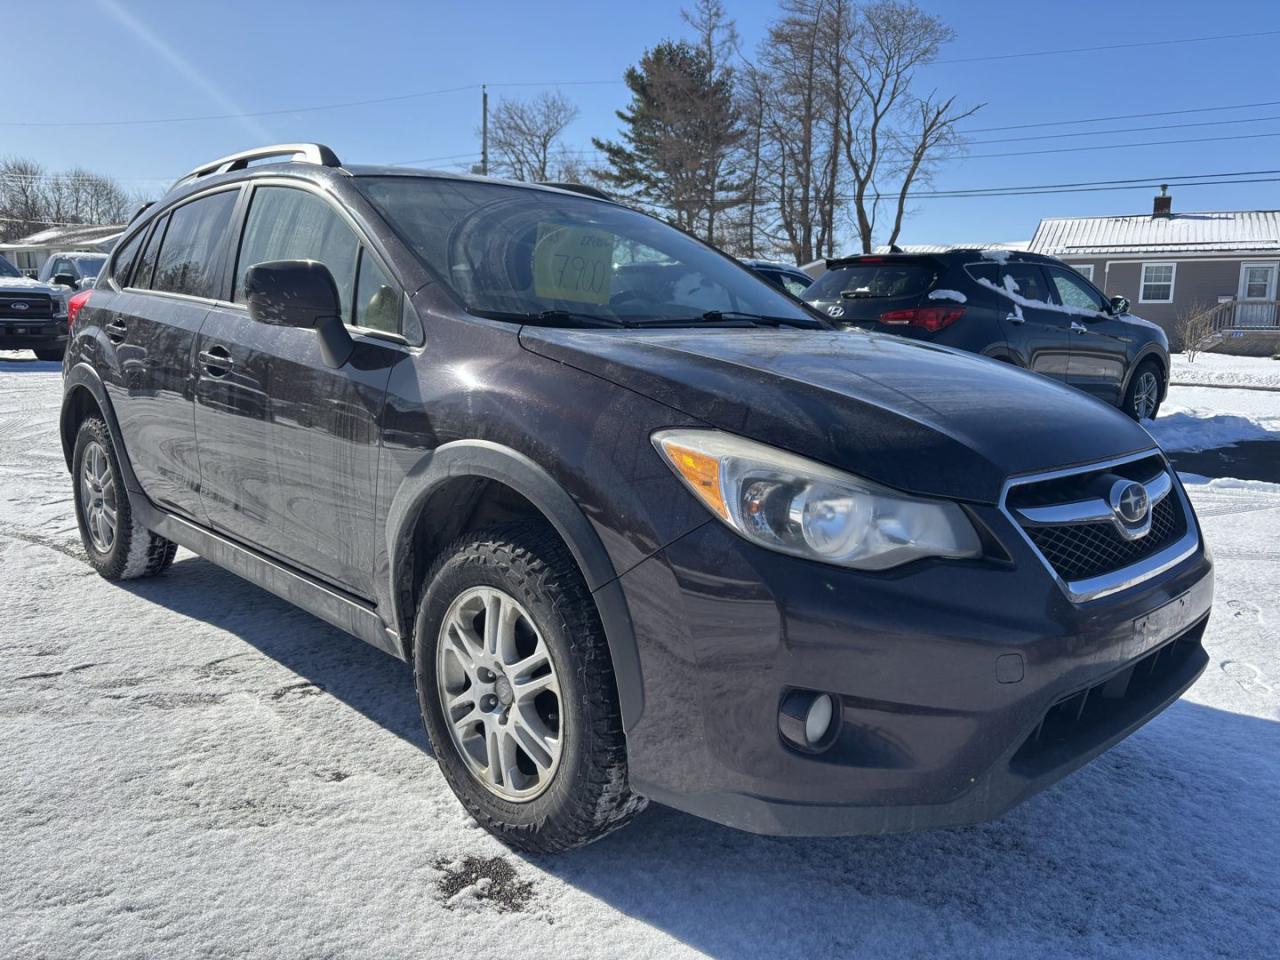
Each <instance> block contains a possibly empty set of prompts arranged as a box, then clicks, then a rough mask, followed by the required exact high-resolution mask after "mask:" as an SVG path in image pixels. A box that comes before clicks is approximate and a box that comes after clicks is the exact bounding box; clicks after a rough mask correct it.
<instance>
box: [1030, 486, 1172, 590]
mask: <svg viewBox="0 0 1280 960" xmlns="http://www.w3.org/2000/svg"><path fill="white" fill-rule="evenodd" d="M1175 499H1176V498H1175V497H1172V496H1167V497H1165V498H1164V499H1163V500H1161V501H1160V502H1159V503H1157V504H1156V505H1155V508H1154V509H1153V510H1152V511H1151V532H1150V533H1148V534H1147V535H1146V536H1145V537H1142V538H1141V539H1139V540H1126V539H1125V538H1124V537H1122V536H1120V533H1119V531H1117V530H1116V528H1115V525H1114V524H1112V523H1111V522H1110V521H1109V520H1104V521H1102V522H1101V523H1075V524H1065V525H1063V526H1060V527H1027V528H1025V529H1026V531H1027V536H1029V537H1030V538H1031V542H1032V543H1034V544H1035V546H1036V549H1038V550H1039V551H1040V553H1041V554H1042V555H1043V556H1044V558H1045V560H1047V561H1048V562H1049V566H1051V567H1053V569H1054V571H1055V572H1056V573H1057V574H1058V576H1060V577H1061V578H1062V579H1063V580H1067V581H1071V580H1086V579H1088V578H1089V577H1096V576H1100V575H1101V574H1104V573H1112V572H1113V571H1116V570H1120V569H1123V568H1124V567H1127V566H1129V565H1130V564H1132V563H1134V562H1136V561H1138V560H1141V559H1142V558H1143V557H1147V556H1150V555H1151V554H1153V553H1155V552H1156V551H1157V550H1159V549H1161V548H1162V547H1167V546H1168V545H1169V544H1171V543H1173V542H1174V541H1175V540H1177V539H1178V537H1179V536H1180V535H1181V534H1182V532H1183V530H1182V529H1180V524H1179V522H1178V521H1179V514H1180V513H1181V511H1180V510H1178V509H1177V508H1176V506H1175V503H1174V501H1175Z"/></svg>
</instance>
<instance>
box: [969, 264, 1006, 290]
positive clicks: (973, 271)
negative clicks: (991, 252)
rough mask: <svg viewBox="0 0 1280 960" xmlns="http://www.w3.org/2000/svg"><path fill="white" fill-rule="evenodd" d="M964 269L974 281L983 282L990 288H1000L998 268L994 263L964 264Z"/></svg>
mask: <svg viewBox="0 0 1280 960" xmlns="http://www.w3.org/2000/svg"><path fill="white" fill-rule="evenodd" d="M964 269H965V272H966V273H968V274H969V276H971V277H973V279H975V280H985V281H987V283H989V284H991V285H992V286H996V287H998V286H1000V266H999V264H997V263H995V262H994V261H992V262H988V263H969V264H965V268H964Z"/></svg>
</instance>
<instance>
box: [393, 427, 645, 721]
mask: <svg viewBox="0 0 1280 960" xmlns="http://www.w3.org/2000/svg"><path fill="white" fill-rule="evenodd" d="M524 518H530V519H532V518H539V519H543V520H545V521H546V522H548V523H549V524H550V525H551V526H552V527H553V528H554V529H555V531H556V533H557V534H558V535H559V537H560V539H561V540H563V541H564V543H565V546H567V547H568V549H569V552H570V553H571V554H572V555H573V558H574V560H575V562H576V563H577V564H578V569H579V570H580V571H581V572H582V575H583V579H584V580H585V581H586V583H587V588H588V589H589V590H590V591H591V595H592V598H593V599H594V600H595V603H596V610H597V612H598V613H599V616H600V622H601V624H602V626H603V627H604V632H605V638H606V640H607V642H608V646H609V653H610V657H611V659H612V661H613V674H614V678H615V682H616V684H617V687H618V703H619V707H620V709H621V712H622V720H623V727H624V729H627V730H629V729H631V728H632V727H633V726H634V725H635V723H636V722H637V721H638V720H639V718H640V714H641V713H642V712H643V709H644V694H643V685H642V681H641V671H640V658H639V652H638V650H637V646H636V640H635V632H634V629H633V627H632V623H631V616H630V613H629V611H628V609H627V604H626V599H625V597H624V595H623V592H622V588H621V585H620V584H619V583H618V581H617V576H618V574H617V571H616V570H615V569H614V567H613V562H612V560H610V558H609V555H608V553H607V552H606V551H605V548H604V544H603V543H602V542H601V541H600V537H599V535H598V534H597V533H596V531H595V528H594V527H593V526H592V525H591V523H590V522H589V521H588V520H587V518H586V515H585V514H584V513H583V512H582V510H581V508H580V507H579V506H578V505H577V503H576V501H575V500H574V499H573V497H572V496H571V495H570V494H569V493H568V491H566V490H565V489H564V487H562V486H561V485H560V484H559V483H558V482H557V481H556V480H555V479H554V478H553V477H552V476H551V475H550V474H549V473H548V472H547V471H546V470H545V469H544V468H543V467H541V466H540V465H539V464H537V463H536V462H534V461H533V460H532V459H530V458H529V457H527V456H525V455H524V454H522V453H520V452H519V451H517V450H513V449H512V448H510V447H506V446H503V445H501V444H497V443H492V442H490V441H485V440H458V441H454V442H452V443H447V444H444V445H443V446H441V447H438V448H437V449H436V450H434V451H432V452H431V453H429V454H427V455H425V456H424V457H423V458H422V460H421V461H419V463H418V464H417V465H416V466H415V467H414V468H413V469H412V470H411V471H410V472H409V475H408V476H407V477H406V478H405V480H404V482H403V483H402V484H401V486H400V489H399V491H398V492H397V493H396V495H395V497H394V499H393V500H392V502H391V507H390V510H389V512H388V516H387V561H388V570H389V576H390V578H391V594H390V595H391V601H392V607H393V612H392V617H391V618H390V619H391V624H390V625H391V626H393V627H394V628H395V629H396V630H397V631H398V632H399V634H400V637H401V644H402V647H403V656H404V657H405V659H406V660H409V661H410V662H412V657H413V649H412V645H413V642H414V637H413V625H414V620H415V617H416V614H417V602H418V599H419V592H420V591H421V589H422V585H423V579H424V578H425V576H426V573H427V571H428V570H429V569H430V568H431V566H432V564H433V563H434V562H435V560H436V558H437V557H438V555H439V552H440V550H442V549H443V548H444V547H446V546H447V545H448V544H449V543H450V542H451V541H452V540H453V539H455V538H456V537H457V536H459V535H461V534H462V533H465V532H466V531H468V530H472V529H482V528H484V527H487V526H491V525H493V524H494V523H497V522H501V521H502V520H509V519H524Z"/></svg>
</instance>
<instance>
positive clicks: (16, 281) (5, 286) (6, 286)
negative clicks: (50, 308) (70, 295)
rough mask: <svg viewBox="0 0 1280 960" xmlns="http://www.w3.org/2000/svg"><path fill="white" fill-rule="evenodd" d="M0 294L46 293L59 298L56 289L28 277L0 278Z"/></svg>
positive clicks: (59, 294)
mask: <svg viewBox="0 0 1280 960" xmlns="http://www.w3.org/2000/svg"><path fill="white" fill-rule="evenodd" d="M0 293H18V294H22V293H47V294H49V296H51V297H57V296H61V293H60V292H59V289H58V288H57V287H53V286H50V285H49V284H47V283H41V282H40V281H39V280H32V279H31V278H30V277H0Z"/></svg>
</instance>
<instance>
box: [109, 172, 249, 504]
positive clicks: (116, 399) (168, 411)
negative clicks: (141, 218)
mask: <svg viewBox="0 0 1280 960" xmlns="http://www.w3.org/2000/svg"><path fill="white" fill-rule="evenodd" d="M238 195H239V188H238V187H233V188H230V189H224V190H220V191H215V192H212V193H208V194H204V195H203V196H200V197H197V198H195V199H193V200H190V201H186V202H184V203H182V204H181V205H179V206H177V207H175V208H174V209H173V210H171V211H169V212H168V213H166V214H164V216H162V217H160V218H159V219H158V220H157V221H156V222H155V223H154V224H153V225H152V226H151V228H150V229H149V232H148V233H147V235H146V239H145V244H140V246H141V250H142V252H141V254H140V255H139V256H138V257H137V262H136V263H134V264H132V265H130V264H125V263H124V262H123V259H118V261H117V262H118V263H120V264H121V265H122V266H121V268H119V269H118V273H117V276H116V283H117V284H119V285H120V286H121V287H122V289H121V290H120V291H119V292H114V291H113V293H112V295H111V297H110V298H109V302H107V303H105V304H103V310H102V311H101V312H100V313H99V316H100V317H101V322H102V324H103V329H104V331H105V333H106V337H107V341H108V343H109V344H111V345H112V346H111V348H110V349H114V353H115V362H114V363H112V362H107V363H104V364H102V365H101V366H102V368H103V369H105V370H107V371H109V374H108V377H107V380H106V386H107V392H108V395H109V396H110V397H111V400H112V405H113V406H114V408H115V412H116V418H117V420H118V421H119V424H120V431H121V434H122V436H123V438H124V443H125V450H126V452H127V453H128V456H129V460H130V462H131V464H132V465H133V469H134V472H135V474H137V477H138V481H139V482H140V483H141V484H142V487H143V490H144V491H145V492H146V494H147V496H148V497H149V498H150V499H151V500H153V501H154V502H156V503H157V504H159V505H161V506H163V507H165V508H167V509H170V510H173V511H175V512H177V513H180V514H184V515H186V516H189V517H193V518H195V519H197V520H200V519H203V517H202V512H201V504H200V492H199V491H200V466H199V461H198V460H197V459H196V447H195V434H194V430H193V408H192V398H193V387H194V376H193V370H192V354H193V349H194V346H195V342H196V335H197V333H198V332H199V330H200V326H201V324H203V323H204V319H205V317H206V316H207V315H208V313H209V309H210V307H211V306H212V304H213V303H214V298H215V297H216V296H217V293H218V289H219V285H220V283H221V277H222V273H223V270H224V268H225V265H226V255H227V248H228V239H229V230H228V228H229V225H230V222H231V213H232V210H233V208H234V207H235V202H236V198H237V196H238ZM125 253H132V250H131V249H128V248H125V249H122V255H123V254H125ZM130 266H131V269H129V268H130ZM121 271H125V272H121ZM104 299H106V298H104Z"/></svg>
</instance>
